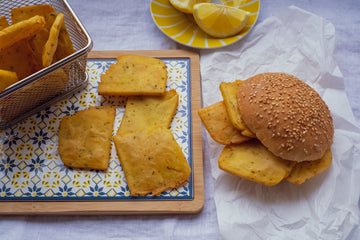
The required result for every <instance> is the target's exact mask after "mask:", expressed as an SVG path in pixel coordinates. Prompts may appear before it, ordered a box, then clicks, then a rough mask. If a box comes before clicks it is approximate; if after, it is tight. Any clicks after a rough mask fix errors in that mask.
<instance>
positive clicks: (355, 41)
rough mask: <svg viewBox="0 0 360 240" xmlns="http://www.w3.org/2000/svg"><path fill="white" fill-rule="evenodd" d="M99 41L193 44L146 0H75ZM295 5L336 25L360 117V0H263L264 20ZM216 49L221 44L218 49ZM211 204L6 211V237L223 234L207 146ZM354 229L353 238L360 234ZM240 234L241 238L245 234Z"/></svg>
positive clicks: (116, 45) (112, 45) (1, 224)
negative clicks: (162, 22)
mask: <svg viewBox="0 0 360 240" xmlns="http://www.w3.org/2000/svg"><path fill="white" fill-rule="evenodd" d="M69 2H70V4H71V6H72V7H73V9H74V10H75V12H76V13H77V16H78V17H79V18H80V20H81V21H82V23H83V24H84V25H85V27H86V29H87V30H88V32H89V33H90V35H91V37H92V39H93V41H94V47H93V49H94V50H157V49H187V48H186V47H184V46H182V45H179V44H177V43H175V42H173V41H172V40H170V39H169V38H167V37H166V36H165V35H164V34H162V33H161V32H160V31H159V30H158V28H157V27H156V26H155V24H154V23H153V20H152V18H151V15H150V1H148V0H147V1H145V0H102V1H99V0H87V1H86V0H69ZM290 5H296V6H297V7H299V8H302V9H304V10H307V11H309V12H312V13H314V14H316V15H319V16H321V17H323V18H325V19H327V20H329V21H330V22H332V23H333V24H334V26H335V29H336V49H335V56H336V59H337V61H338V65H339V67H340V70H341V72H342V74H343V76H344V81H345V88H346V93H347V95H348V98H349V102H350V105H351V107H352V110H353V113H354V115H355V118H356V120H357V123H358V125H359V122H360V95H359V94H358V92H359V91H360V82H359V81H358V78H359V77H360V68H359V63H360V38H359V37H358V36H359V35H360V27H359V25H358V24H359V22H360V15H359V10H360V2H359V1H358V0H346V1H337V0H318V1H306V0H298V1H287V0H273V1H266V0H263V1H261V12H260V16H259V19H258V23H260V22H262V21H264V20H265V19H266V18H268V17H270V16H273V15H277V14H278V13H280V12H281V11H283V10H284V9H286V8H287V7H288V6H290ZM214 51H216V50H214ZM204 181H205V205H204V209H203V211H202V212H201V213H199V214H195V215H152V216H1V217H0V239H14V240H17V239H89V240H90V239H219V227H218V222H217V213H216V206H215V203H214V199H213V197H214V193H213V190H214V186H213V185H214V184H213V179H212V176H211V169H210V162H209V161H208V153H207V152H204ZM359 238H360V230H358V229H354V231H353V232H352V233H351V234H350V236H349V237H348V239H359ZM238 239H241V237H240V236H239V238H238Z"/></svg>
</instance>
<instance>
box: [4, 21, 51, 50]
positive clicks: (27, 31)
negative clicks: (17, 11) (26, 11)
mask: <svg viewBox="0 0 360 240" xmlns="http://www.w3.org/2000/svg"><path fill="white" fill-rule="evenodd" d="M44 25H45V19H44V17H42V16H34V17H32V18H29V19H27V20H24V21H21V22H18V23H15V24H13V25H10V26H8V27H6V28H4V29H2V30H1V31H0V51H3V50H4V49H6V48H8V47H10V46H11V45H13V44H15V43H16V42H18V41H20V40H23V39H26V38H29V37H31V36H33V35H34V34H35V33H37V32H38V31H40V30H41V29H42V27H43V26H44Z"/></svg>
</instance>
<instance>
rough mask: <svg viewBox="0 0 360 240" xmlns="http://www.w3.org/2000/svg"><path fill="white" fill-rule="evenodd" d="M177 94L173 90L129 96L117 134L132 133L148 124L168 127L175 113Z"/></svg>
mask: <svg viewBox="0 0 360 240" xmlns="http://www.w3.org/2000/svg"><path fill="white" fill-rule="evenodd" d="M178 99H179V96H178V94H177V92H176V91H175V90H170V91H167V92H165V94H164V95H163V96H159V97H151V96H138V97H129V98H128V100H127V102H126V107H125V113H124V116H123V118H122V121H121V124H120V127H119V130H118V132H117V134H118V135H122V134H126V133H134V132H137V131H139V130H141V129H143V128H146V127H149V126H160V127H164V128H169V127H170V124H171V121H172V119H173V117H174V114H175V113H176V108H177V106H178V102H179V101H178Z"/></svg>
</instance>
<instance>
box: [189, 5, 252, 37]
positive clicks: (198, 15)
mask: <svg viewBox="0 0 360 240" xmlns="http://www.w3.org/2000/svg"><path fill="white" fill-rule="evenodd" d="M193 9H194V12H193V16H194V19H195V21H196V23H197V24H198V26H199V27H200V28H201V29H202V30H203V31H204V32H205V33H207V34H208V35H210V36H213V37H216V38H225V37H230V36H233V35H235V34H237V33H239V32H240V31H241V29H243V28H244V26H245V24H246V22H247V20H248V19H249V15H250V13H249V12H246V11H244V10H241V9H238V8H235V7H229V6H226V5H221V4H216V3H198V4H195V5H194V7H193Z"/></svg>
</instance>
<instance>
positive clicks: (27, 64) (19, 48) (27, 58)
mask: <svg viewBox="0 0 360 240" xmlns="http://www.w3.org/2000/svg"><path fill="white" fill-rule="evenodd" d="M0 69H3V70H8V71H13V72H16V74H17V76H18V78H19V80H21V79H23V78H25V77H27V76H29V75H31V74H33V73H34V72H36V70H37V64H36V60H35V58H34V54H33V51H32V49H31V47H30V45H29V42H28V41H27V40H26V39H24V40H21V41H18V42H16V43H15V44H13V45H12V46H10V47H7V48H6V49H4V50H2V51H0Z"/></svg>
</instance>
